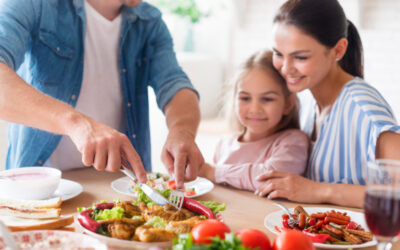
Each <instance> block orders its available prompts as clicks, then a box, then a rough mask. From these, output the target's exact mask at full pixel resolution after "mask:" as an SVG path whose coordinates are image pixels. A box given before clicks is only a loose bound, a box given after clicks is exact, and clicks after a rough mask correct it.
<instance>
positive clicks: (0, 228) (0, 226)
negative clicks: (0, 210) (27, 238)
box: [0, 220, 19, 250]
mask: <svg viewBox="0 0 400 250" xmlns="http://www.w3.org/2000/svg"><path fill="white" fill-rule="evenodd" d="M0 233H1V236H2V237H3V241H4V243H6V247H9V248H10V249H11V250H19V247H18V246H17V243H16V242H15V240H14V238H13V236H12V235H11V233H10V230H8V228H7V227H6V225H5V224H4V223H3V222H2V221H1V220H0Z"/></svg>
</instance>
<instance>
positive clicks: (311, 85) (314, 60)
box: [256, 0, 400, 207]
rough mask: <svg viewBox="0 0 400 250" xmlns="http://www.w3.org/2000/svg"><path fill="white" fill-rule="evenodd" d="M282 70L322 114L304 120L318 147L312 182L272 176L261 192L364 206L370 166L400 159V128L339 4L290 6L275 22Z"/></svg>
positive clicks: (294, 2)
mask: <svg viewBox="0 0 400 250" xmlns="http://www.w3.org/2000/svg"><path fill="white" fill-rule="evenodd" d="M273 49H274V58H273V60H274V66H275V68H276V69H277V70H279V72H280V73H281V74H282V76H283V77H284V78H285V79H286V81H287V85H288V88H289V90H290V91H292V92H300V91H303V90H305V89H309V90H310V92H311V93H312V95H313V97H314V99H315V104H316V105H315V109H311V110H305V111H304V114H302V117H301V118H302V119H305V120H303V121H302V122H301V124H302V129H303V130H304V131H305V132H306V133H307V134H308V135H309V136H310V138H311V140H312V142H313V148H312V150H311V154H310V158H309V166H308V173H307V177H308V178H309V179H307V178H304V177H300V176H297V175H293V174H289V173H283V172H277V171H270V172H268V173H266V174H263V175H260V176H259V177H258V178H259V180H263V181H265V183H264V184H263V186H261V187H260V188H259V189H258V190H256V192H257V193H258V194H259V195H260V196H264V195H267V197H268V198H270V199H273V198H287V199H289V200H292V201H297V202H306V203H333V204H338V205H344V206H354V207H361V206H362V204H363V199H364V192H365V187H364V186H363V185H365V168H366V163H367V162H368V161H371V160H374V159H376V158H391V159H400V152H399V151H398V150H396V149H398V148H399V147H400V135H399V134H397V133H398V132H400V126H397V122H396V120H395V118H394V115H393V114H392V111H391V109H390V107H389V105H388V104H387V103H386V101H385V100H384V99H383V97H382V96H381V95H380V94H379V93H378V91H377V90H375V89H374V88H373V87H371V86H370V85H368V84H367V83H365V81H364V80H363V79H362V77H363V56H362V44H361V40H360V37H359V35H358V32H357V29H356V27H355V26H354V25H353V24H352V23H351V22H350V21H349V20H347V18H346V16H345V14H344V11H343V9H342V7H341V6H340V4H339V3H338V2H337V0H326V1H320V0H289V1H287V2H286V3H284V4H283V5H282V6H281V8H280V9H279V11H278V13H277V14H276V16H275V18H274V48H273Z"/></svg>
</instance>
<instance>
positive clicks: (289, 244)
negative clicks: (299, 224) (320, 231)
mask: <svg viewBox="0 0 400 250" xmlns="http://www.w3.org/2000/svg"><path fill="white" fill-rule="evenodd" d="M272 248H273V250H314V249H315V247H314V245H313V243H312V241H311V239H310V238H309V237H307V236H306V235H304V234H303V233H301V231H298V230H291V229H284V230H282V232H280V233H279V234H278V235H277V236H276V238H275V240H274V243H273V246H272Z"/></svg>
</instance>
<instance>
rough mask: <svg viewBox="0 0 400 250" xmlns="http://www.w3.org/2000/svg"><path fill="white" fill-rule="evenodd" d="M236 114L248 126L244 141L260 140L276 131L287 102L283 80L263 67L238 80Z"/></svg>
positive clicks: (286, 109)
mask: <svg viewBox="0 0 400 250" xmlns="http://www.w3.org/2000/svg"><path fill="white" fill-rule="evenodd" d="M235 104H236V105H235V109H236V115H237V117H238V119H239V121H240V123H241V124H242V125H243V126H244V127H245V128H246V132H245V134H244V136H243V141H256V140H259V139H261V138H264V137H266V136H268V135H270V134H272V133H274V132H275V129H276V127H277V125H278V124H279V122H280V121H281V119H282V116H283V115H284V114H288V113H289V111H290V109H291V106H292V105H287V102H286V98H285V95H284V93H283V90H282V87H281V86H280V85H279V82H277V80H276V79H275V78H274V77H273V75H272V74H270V73H269V72H266V71H265V70H262V69H252V70H250V71H249V72H248V73H247V74H246V75H245V76H244V77H243V79H242V81H241V82H240V83H239V84H238V89H237V93H236V101H235Z"/></svg>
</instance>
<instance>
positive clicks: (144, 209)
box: [138, 201, 147, 213]
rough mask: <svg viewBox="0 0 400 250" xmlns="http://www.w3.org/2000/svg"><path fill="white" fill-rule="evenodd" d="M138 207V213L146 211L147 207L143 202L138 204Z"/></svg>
mask: <svg viewBox="0 0 400 250" xmlns="http://www.w3.org/2000/svg"><path fill="white" fill-rule="evenodd" d="M138 206H139V208H140V211H142V213H143V212H144V211H146V210H147V205H146V203H144V202H143V201H141V202H139V204H138Z"/></svg>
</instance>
